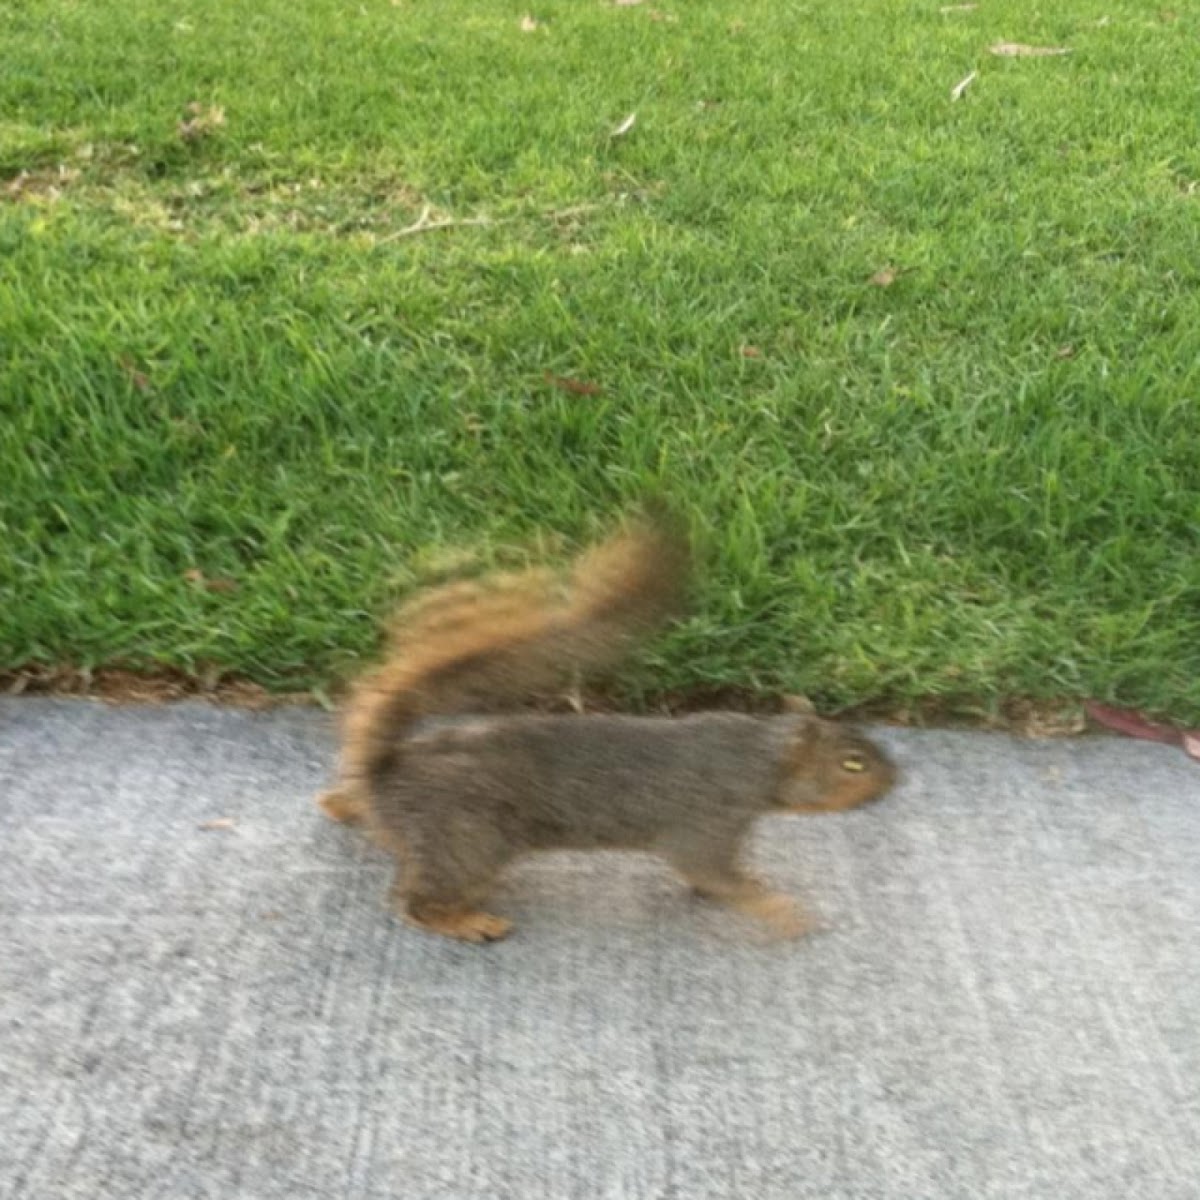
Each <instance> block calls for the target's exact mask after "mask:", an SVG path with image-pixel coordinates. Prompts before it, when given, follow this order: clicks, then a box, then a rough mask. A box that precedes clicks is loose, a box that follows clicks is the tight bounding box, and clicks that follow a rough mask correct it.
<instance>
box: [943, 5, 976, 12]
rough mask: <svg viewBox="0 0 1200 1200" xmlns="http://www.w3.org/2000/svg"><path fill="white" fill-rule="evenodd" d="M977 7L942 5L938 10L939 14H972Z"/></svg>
mask: <svg viewBox="0 0 1200 1200" xmlns="http://www.w3.org/2000/svg"><path fill="white" fill-rule="evenodd" d="M978 7H979V5H978V4H943V5H942V7H941V8H939V9H938V12H940V13H956V12H974V11H975V10H976V9H977V8H978Z"/></svg>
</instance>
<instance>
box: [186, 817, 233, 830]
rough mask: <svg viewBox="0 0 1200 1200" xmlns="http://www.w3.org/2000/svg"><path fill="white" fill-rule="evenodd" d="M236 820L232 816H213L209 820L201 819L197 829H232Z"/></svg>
mask: <svg viewBox="0 0 1200 1200" xmlns="http://www.w3.org/2000/svg"><path fill="white" fill-rule="evenodd" d="M236 824H237V822H236V821H235V820H234V819H233V818H232V817H215V818H214V819H213V820H211V821H201V822H200V824H199V825H197V826H196V828H197V829H232V828H233V827H234V826H235V825H236Z"/></svg>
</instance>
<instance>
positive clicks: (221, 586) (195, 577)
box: [183, 567, 238, 592]
mask: <svg viewBox="0 0 1200 1200" xmlns="http://www.w3.org/2000/svg"><path fill="white" fill-rule="evenodd" d="M183 577H184V579H185V580H187V582H188V583H194V584H195V585H196V586H197V587H202V588H203V589H204V590H205V591H206V592H236V591H237V588H238V585H237V582H236V581H235V580H232V579H222V578H220V577H219V576H218V577H216V578H213V579H209V577H208V576H207V575H205V574H204V572H203V571H201V570H200V568H199V567H192V568H190V569H189V570H187V571H184V573H183Z"/></svg>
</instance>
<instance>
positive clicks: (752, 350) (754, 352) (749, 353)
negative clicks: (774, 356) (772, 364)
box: [742, 346, 763, 358]
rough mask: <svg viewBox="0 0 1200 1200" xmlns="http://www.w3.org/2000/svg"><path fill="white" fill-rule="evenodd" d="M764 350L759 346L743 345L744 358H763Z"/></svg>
mask: <svg viewBox="0 0 1200 1200" xmlns="http://www.w3.org/2000/svg"><path fill="white" fill-rule="evenodd" d="M762 356H763V352H762V351H761V350H760V349H759V348H758V347H757V346H743V347H742V357H743V358H762Z"/></svg>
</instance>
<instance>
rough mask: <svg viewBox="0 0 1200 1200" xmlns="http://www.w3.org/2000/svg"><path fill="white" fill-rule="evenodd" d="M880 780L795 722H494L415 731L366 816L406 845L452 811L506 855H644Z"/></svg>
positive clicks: (843, 749) (846, 796)
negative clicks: (558, 851) (565, 851)
mask: <svg viewBox="0 0 1200 1200" xmlns="http://www.w3.org/2000/svg"><path fill="white" fill-rule="evenodd" d="M847 763H851V764H852V766H851V767H849V768H848V767H847V765H846V764H847ZM891 778H892V770H891V764H890V763H889V762H888V761H887V760H886V758H884V757H883V755H882V753H881V752H880V751H879V750H878V748H877V747H875V746H874V745H873V744H872V743H870V742H867V741H866V740H865V739H862V738H860V737H859V735H857V734H856V733H854V731H852V730H849V729H845V728H842V727H840V726H835V725H833V724H831V723H830V722H826V721H820V720H818V719H816V718H814V717H809V716H798V715H785V716H777V717H755V716H747V715H744V714H740V713H731V712H716V713H700V714H695V715H692V716H687V717H630V716H610V715H596V716H586V717H581V716H538V715H507V714H506V715H500V716H493V717H488V716H480V717H470V718H465V719H458V718H453V719H450V720H434V721H430V722H423V723H421V724H420V725H418V726H416V727H415V728H414V729H413V730H412V732H411V734H410V736H409V738H408V740H407V742H406V746H405V752H404V754H403V756H402V757H401V758H399V759H398V760H397V761H396V762H395V763H394V764H393V765H392V767H391V768H390V769H388V770H385V771H384V772H382V773H381V775H380V777H379V778H378V779H377V781H376V783H375V787H374V804H373V807H374V815H375V820H376V822H377V823H379V824H381V825H382V826H383V828H384V830H385V831H387V830H388V829H391V830H393V831H395V832H397V833H399V832H400V831H401V830H403V831H404V836H405V837H408V838H412V837H413V836H417V837H420V836H421V831H422V830H423V829H428V830H430V831H433V830H436V829H439V828H441V827H442V825H443V823H444V821H445V820H446V816H447V813H448V812H453V813H454V815H455V820H456V823H459V824H460V827H461V828H470V829H473V830H475V831H476V832H477V835H478V836H482V837H491V836H496V837H498V838H501V839H503V840H504V841H505V842H506V843H507V844H508V845H510V846H512V847H513V848H514V849H546V848H579V849H593V848H606V847H608V848H611V847H638V848H643V849H645V848H650V847H651V846H652V845H654V844H655V843H656V841H657V840H658V839H661V838H662V837H666V836H677V833H678V831H680V830H684V831H687V832H688V835H689V836H692V837H698V838H701V839H704V840H707V839H712V838H715V839H717V840H718V841H719V839H720V837H721V836H728V837H736V836H738V834H739V833H740V831H741V830H742V828H744V827H745V826H746V825H748V824H749V823H750V822H751V821H753V820H754V818H756V817H757V816H759V815H761V814H762V813H764V812H769V811H770V810H771V809H778V810H779V811H785V810H787V809H795V808H805V807H807V808H840V807H849V806H850V805H851V804H857V803H861V802H862V801H863V800H864V799H868V798H871V796H873V795H874V794H882V792H883V791H884V790H886V788H887V786H889V785H890V783H891ZM430 836H432V833H431V834H430Z"/></svg>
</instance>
